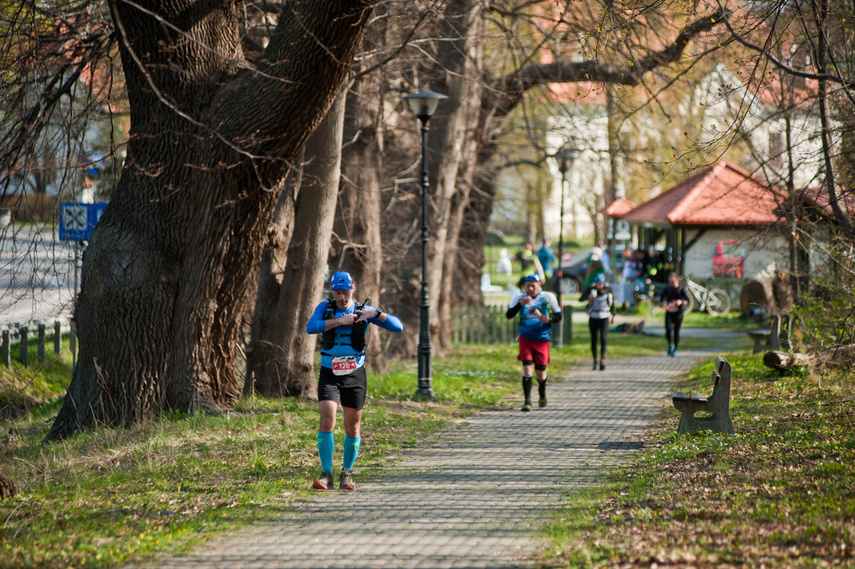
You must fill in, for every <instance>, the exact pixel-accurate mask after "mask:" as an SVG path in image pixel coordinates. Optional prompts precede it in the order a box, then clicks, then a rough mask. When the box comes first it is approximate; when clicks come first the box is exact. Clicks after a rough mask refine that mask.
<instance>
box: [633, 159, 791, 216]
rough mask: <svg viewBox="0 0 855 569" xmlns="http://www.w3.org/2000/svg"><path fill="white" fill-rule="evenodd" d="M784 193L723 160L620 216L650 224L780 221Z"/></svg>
mask: <svg viewBox="0 0 855 569" xmlns="http://www.w3.org/2000/svg"><path fill="white" fill-rule="evenodd" d="M782 200H783V194H782V192H781V191H780V190H778V189H776V188H775V187H774V186H771V185H769V184H767V183H765V182H762V181H761V180H759V179H757V178H755V177H754V176H752V175H751V173H750V172H748V171H746V170H743V169H742V168H740V167H738V166H735V165H733V164H731V163H729V162H726V161H724V160H722V161H720V162H717V163H715V164H713V165H712V166H709V167H707V168H705V169H703V170H701V171H699V172H698V173H697V174H695V175H694V176H692V177H690V178H688V179H686V180H684V181H683V182H680V183H679V184H677V185H676V186H674V187H673V188H671V189H669V190H667V191H665V192H662V193H661V194H659V195H658V196H656V197H655V198H653V199H651V200H648V201H646V202H644V203H643V204H641V205H639V206H638V207H636V208H635V209H633V210H631V211H629V212H628V213H626V214H625V215H623V216H621V219H623V220H625V221H628V222H630V223H637V224H652V225H680V226H685V225H700V226H759V225H772V224H775V223H778V222H779V221H780V219H781V218H780V216H779V215H778V213H777V207H778V204H779V203H781V202H782Z"/></svg>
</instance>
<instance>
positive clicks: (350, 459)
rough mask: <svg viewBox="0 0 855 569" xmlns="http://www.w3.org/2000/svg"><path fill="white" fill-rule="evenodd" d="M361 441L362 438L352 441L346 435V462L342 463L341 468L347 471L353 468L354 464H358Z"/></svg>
mask: <svg viewBox="0 0 855 569" xmlns="http://www.w3.org/2000/svg"><path fill="white" fill-rule="evenodd" d="M361 441H362V437H356V438H355V439H352V438H350V437H349V436H347V435H344V460H343V461H342V463H341V467H342V468H344V469H345V470H347V469H348V468H353V463H354V462H356V455H357V454H359V443H360V442H361Z"/></svg>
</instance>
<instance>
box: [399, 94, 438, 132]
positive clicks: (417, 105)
mask: <svg viewBox="0 0 855 569" xmlns="http://www.w3.org/2000/svg"><path fill="white" fill-rule="evenodd" d="M402 98H403V99H404V100H405V101H407V104H408V105H410V110H411V111H413V114H414V115H416V117H418V119H419V120H420V121H422V124H424V123H426V122H427V121H428V120H429V119H430V118H431V117H432V116H433V113H434V112H436V107H437V105H439V102H440V101H441V100H443V99H447V98H448V97H447V96H446V95H442V94H440V93H434V92H433V91H431V90H430V89H419V90H418V91H416V92H415V93H410V94H409V95H404V96H403V97H402Z"/></svg>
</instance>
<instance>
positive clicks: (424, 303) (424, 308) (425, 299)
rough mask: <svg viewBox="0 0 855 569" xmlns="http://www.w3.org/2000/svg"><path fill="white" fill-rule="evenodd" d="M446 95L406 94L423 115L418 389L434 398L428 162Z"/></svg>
mask: <svg viewBox="0 0 855 569" xmlns="http://www.w3.org/2000/svg"><path fill="white" fill-rule="evenodd" d="M447 98H448V97H447V96H445V95H441V94H439V93H434V92H433V91H431V90H429V89H419V90H418V91H416V92H415V93H410V94H409V95H405V96H404V97H403V99H404V100H405V101H407V104H409V106H410V110H412V111H413V114H414V115H416V117H417V118H418V119H419V122H420V123H421V132H422V172H421V184H422V296H421V300H420V302H419V348H418V353H419V388H418V390H417V391H416V393H417V394H418V395H420V396H422V397H427V398H432V397H433V387H432V383H433V380H432V374H431V369H430V354H431V345H430V300H429V296H428V216H427V209H428V187H429V185H428V162H427V139H428V134H427V133H428V127H427V123H428V121H429V120H430V118H431V117H432V116H433V113H434V111H436V107H437V105H439V102H440V101H441V100H442V99H447Z"/></svg>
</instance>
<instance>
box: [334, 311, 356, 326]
mask: <svg viewBox="0 0 855 569" xmlns="http://www.w3.org/2000/svg"><path fill="white" fill-rule="evenodd" d="M338 319H339V321H340V322H341V324H339V326H350V325H353V324H356V322H357V316H356V313H355V312H351V313H350V314H342V315H341V316H339V318H338Z"/></svg>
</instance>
